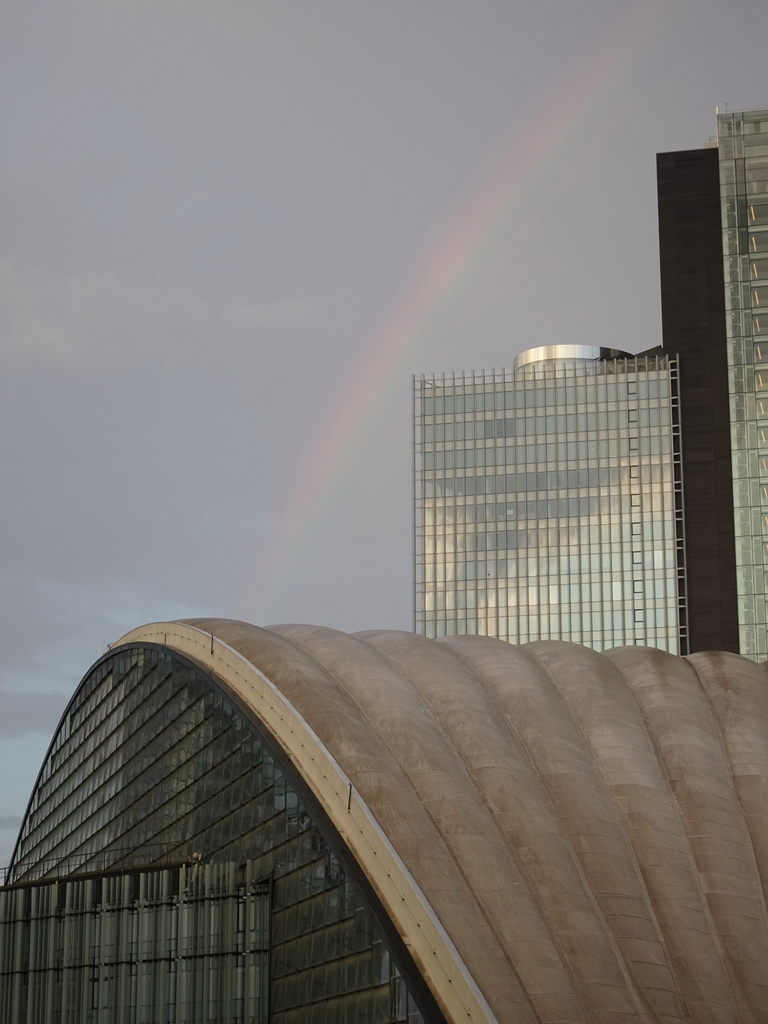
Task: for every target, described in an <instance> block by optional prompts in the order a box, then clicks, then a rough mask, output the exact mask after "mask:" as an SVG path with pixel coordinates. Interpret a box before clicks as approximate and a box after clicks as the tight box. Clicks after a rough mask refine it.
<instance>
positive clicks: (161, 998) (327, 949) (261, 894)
mask: <svg viewBox="0 0 768 1024" xmlns="http://www.w3.org/2000/svg"><path fill="white" fill-rule="evenodd" d="M311 802H312V798H311V794H308V793H305V792H303V791H302V785H301V781H300V780H299V779H296V778H294V777H292V776H291V774H290V772H288V771H286V767H285V765H284V764H282V763H281V761H280V755H279V751H277V750H276V749H275V748H274V745H273V744H270V741H269V739H268V737H266V736H264V735H262V734H261V733H260V731H259V729H258V728H257V726H256V725H255V724H254V723H253V722H252V721H251V720H250V719H249V718H248V717H246V715H245V714H244V713H243V712H242V711H241V710H240V709H239V708H238V707H237V706H236V705H235V704H234V703H233V702H232V701H231V700H230V699H229V698H228V696H227V695H226V693H225V692H224V690H223V689H222V688H221V687H220V686H219V685H218V684H217V683H216V682H215V681H214V680H213V679H211V678H210V677H209V676H208V675H207V674H206V673H204V672H203V671H202V670H201V669H199V668H198V667H197V666H195V665H193V664H192V663H190V662H188V661H187V660H185V659H184V658H182V657H180V656H177V655H171V654H170V653H169V652H168V651H167V650H164V649H161V648H159V647H157V648H156V647H153V646H141V647H128V648H124V649H119V650H116V651H114V652H111V653H110V654H109V655H107V656H106V657H105V658H104V659H102V661H100V662H99V663H98V664H97V665H96V666H94V668H93V669H92V670H91V672H90V673H89V674H88V675H87V676H86V678H85V679H84V681H83V682H82V684H81V685H80V687H79V689H78V691H77V693H76V694H75V697H74V698H73V700H72V702H71V703H70V705H69V707H68V709H67V712H66V714H65V717H64V720H63V722H62V725H61V726H60V728H59V730H58V732H57V734H56V736H55V737H54V740H53V743H52V745H51V748H50V750H49V752H48V755H47V757H46V760H45V763H44V765H43V768H42V770H41V773H40V776H39V778H38V781H37V784H36V787H35V791H34V793H33V796H32V800H31V802H30V805H29V808H28V811H27V815H26V817H25V821H24V824H23V826H22V831H21V833H20V836H19V840H18V843H17V846H16V850H15V852H14V856H13V859H12V863H11V866H10V868H9V869H8V873H7V886H6V888H5V889H4V890H0V892H2V893H3V903H2V904H0V907H2V913H3V914H4V915H5V916H4V917H3V918H0V927H2V928H3V939H2V944H3V948H4V949H5V950H6V952H5V953H4V954H3V959H2V964H1V966H2V971H0V1008H2V1011H3V1012H2V1019H3V1021H4V1022H7V1024H16V1022H17V1021H18V1022H20V1021H27V1020H32V1019H46V1020H48V1019H50V1020H59V1019H60V1021H61V1024H70V1022H75V1021H77V1022H78V1024H80V1022H82V1021H83V1020H88V1021H93V1022H96V1024H100V1022H107V1021H109V1022H110V1024H112V1022H114V1021H125V1022H126V1024H142V1022H146V1024H150V1022H151V1024H162V1022H167V1024H187V1022H189V1024H193V1022H195V1024H196V1022H198V1021H203V1020H204V1021H206V1022H214V1021H215V1022H219V1021H220V1022H222V1024H224V1022H227V1024H262V1022H266V1021H270V1022H272V1024H331V1022H332V1024H352V1022H354V1024H358V1022H360V1024H364V1022H370V1024H374V1022H382V1024H393V1022H409V1024H422V1022H428V1021H430V1020H434V1021H440V1020H442V1018H441V1017H440V1016H439V1015H437V1016H436V1015H435V1014H434V1011H430V1012H431V1013H432V1015H431V1016H430V1015H429V1012H428V1011H427V1010H425V1009H424V1006H423V1005H422V1006H419V1005H417V1000H416V998H415V996H414V994H413V984H409V983H407V982H406V980H405V975H408V977H409V978H411V979H412V980H413V975H412V973H411V974H408V970H409V969H410V970H411V972H412V970H413V969H412V967H411V968H409V967H408V965H407V963H406V967H405V969H404V970H403V963H404V959H403V958H404V956H405V957H406V960H407V954H405V953H404V950H403V949H401V948H399V947H398V941H399V940H398V939H397V937H396V936H393V935H392V934H391V929H388V922H387V921H386V920H384V919H382V916H381V911H380V909H378V908H377V907H376V904H375V899H372V896H371V894H370V893H368V892H364V891H363V890H364V884H363V881H362V880H361V879H360V878H359V877H358V873H357V871H356V866H355V865H352V864H350V863H348V861H347V860H345V859H344V858H343V857H342V856H340V855H339V854H338V853H337V851H336V849H335V847H334V836H333V835H332V834H330V832H329V829H328V827H327V826H325V825H324V824H323V822H322V821H320V820H318V815H319V812H318V811H317V810H316V809H313V807H312V806H311ZM180 864H186V865H192V866H190V867H188V868H183V869H182V868H180V867H178V865H180ZM168 865H177V867H175V868H173V869H172V868H171V867H167V869H165V870H162V871H154V870H153V868H162V867H164V866H168ZM195 865H196V866H195ZM182 870H183V871H184V872H186V873H185V874H184V875H183V884H182V881H181V879H182V875H180V871H182ZM174 871H175V872H176V874H175V875H174V873H173V872H174ZM195 871H197V872H198V873H199V874H198V875H195V874H194V872H195ZM85 876H89V879H90V880H85ZM78 877H79V878H80V880H79V881H78ZM136 878H138V879H139V881H138V882H136V881H131V879H136ZM174 878H176V879H177V881H174ZM196 878H199V879H200V881H199V882H195V881H194V879H196ZM190 880H192V881H190ZM43 883H46V884H43ZM193 883H194V884H193ZM132 886H134V889H132V888H131V887H132ZM136 886H138V887H139V888H138V891H135V887H136ZM142 886H143V889H142ZM195 886H197V888H195ZM206 887H207V888H206ZM147 893H149V894H150V895H149V896H148V897H147V896H146V894H147ZM62 894H64V895H62ZM152 894H154V895H152ZM249 899H250V900H251V901H252V903H253V915H254V916H253V919H252V925H251V924H248V918H247V912H246V910H244V909H243V908H242V906H241V904H242V901H243V900H246V902H247V900H249ZM62 901H63V902H62ZM54 908H55V910H54ZM195 913H198V914H199V915H200V916H199V917H198V918H196V919H194V920H196V921H197V923H196V924H193V923H192V922H193V916H191V915H194V914H195ZM243 914H245V915H246V916H245V917H243V916H242V915H243ZM228 915H229V916H228ZM233 915H234V916H233ZM228 920H229V921H230V923H235V924H236V926H237V927H236V929H235V932H234V933H231V932H230V929H229V925H228V924H226V922H227V921H228ZM184 921H186V922H187V924H185V925H184V924H183V922H184ZM241 925H242V927H246V926H247V927H248V928H250V929H252V931H253V939H252V940H248V941H247V942H246V939H245V937H243V938H242V943H245V944H244V945H243V944H242V943H241V945H238V942H239V941H240V940H239V939H238V938H237V929H239V928H240V927H241ZM9 929H10V933H11V934H12V935H13V936H15V937H14V939H13V948H14V949H19V950H23V949H26V953H21V952H20V953H19V954H18V955H19V956H20V957H21V958H22V959H21V960H18V961H14V962H12V955H11V954H10V953H9V951H8V950H9V946H8V941H9ZM57 929H58V931H57ZM99 929H101V930H99ZM137 929H138V931H137ZM185 929H186V931H185ZM190 929H191V930H192V931H194V932H195V934H196V935H197V936H198V939H199V940H200V942H202V948H198V946H193V947H188V946H184V945H183V942H184V941H186V940H184V939H183V936H184V935H185V934H187V932H188V931H189V930H190ZM65 933H66V935H67V936H68V940H67V943H68V944H67V943H65V946H66V948H68V949H69V950H70V953H68V954H67V956H69V957H70V959H69V960H66V961H64V960H62V959H61V956H57V955H56V954H55V948H56V942H55V941H54V942H53V945H51V942H52V941H53V940H52V937H53V936H55V935H58V936H61V935H63V934H65ZM19 935H22V936H24V937H23V939H22V940H21V941H20V942H18V941H17V940H18V937H19ZM227 936H228V937H227ZM257 936H258V937H257ZM145 940H146V941H148V942H150V945H151V949H152V950H154V952H151V955H148V956H143V955H142V956H139V955H138V950H139V948H144V947H141V943H142V942H143V941H145ZM189 941H190V942H192V939H191V938H190V939H189ZM195 941H197V939H195ZM137 942H138V943H139V946H137V945H136V943H137ZM152 943H154V945H152ZM46 944H47V946H46ZM46 948H47V953H46ZM149 948H150V947H147V949H149ZM52 950H54V952H52ZM145 952H146V950H145ZM13 956H16V953H14V954H13ZM25 957H26V959H24V958H25ZM164 957H165V958H167V959H166V960H165V962H166V964H167V973H168V977H166V976H165V975H163V979H164V980H162V983H161V982H160V981H159V980H158V979H159V974H158V972H157V971H156V970H155V968H154V967H153V966H152V963H153V958H155V959H157V958H161V959H162V958H164ZM248 957H251V959H250V960H249V959H248ZM118 961H119V962H120V963H121V964H123V965H125V964H127V965H128V966H129V967H130V969H131V970H134V969H135V970H136V971H138V980H137V981H134V982H132V981H131V980H130V979H131V977H132V975H130V974H128V975H127V978H128V980H127V981H126V980H125V977H124V976H123V975H122V974H121V975H120V977H119V978H118V977H117V974H116V973H115V972H118V973H119V971H118V967H117V962H118ZM33 964H34V965H35V966H34V971H35V977H34V980H32V978H31V975H30V981H29V984H28V985H26V987H25V985H24V982H23V978H22V976H23V975H24V973H25V971H27V970H32V969H33V968H32V965H33ZM20 965H21V966H20ZM137 965H138V966H137ZM119 970H120V971H122V970H123V968H122V967H121V968H120V969H119ZM153 971H154V973H153ZM160 973H162V972H160ZM170 975H173V977H174V979H175V980H174V981H173V983H172V982H171V981H170V980H169V978H170ZM120 978H122V979H123V980H122V982H121V981H120ZM153 979H154V980H153ZM414 983H415V984H416V985H418V979H416V981H415V982H414ZM126 985H127V986H128V988H127V989H126V987H125V986H126ZM131 985H133V988H131ZM158 985H159V986H160V987H158ZM62 986H64V988H62ZM65 989H66V991H69V992H72V993H74V992H75V991H76V990H77V991H79V992H80V996H77V997H76V996H74V995H72V997H71V1000H72V1001H71V1002H67V1000H66V999H65V1000H63V1002H61V1001H60V1002H59V1005H60V1007H61V1016H60V1018H54V1017H50V1018H49V1017H46V1016H44V1015H43V1016H42V1017H40V1016H38V1017H35V1012H36V1011H35V1010H34V1009H32V1007H34V1006H36V1005H38V1003H36V1002H35V1000H38V1001H39V1000H40V999H49V998H53V999H56V998H57V997H56V996H55V993H57V992H59V993H61V992H63V991H64V990H65ZM129 990H130V991H131V992H134V996H132V997H131V998H132V999H133V1002H132V1003H131V1002H130V999H129V996H128V995H127V994H126V993H128V992H129ZM191 991H194V992H195V993H196V995H195V996H194V998H193V999H190V998H189V996H188V994H189V992H191ZM41 993H42V994H41ZM50 993H54V996H51V995H50ZM419 998H420V999H421V1000H423V998H424V996H423V994H422V995H421V996H420V997H419ZM78 999H80V1000H81V1002H79V1003H78V1002H77V1000H78ZM126 1000H128V1002H127V1005H128V1006H129V1009H125V1008H124V1005H123V1004H124V1003H126ZM233 1000H235V1001H236V1002H233ZM217 1001H218V1002H217ZM94 1003H95V1005H94ZM86 1004H87V1005H88V1008H89V1013H90V1015H87V1016H83V1015H82V1014H79V1015H78V1013H79V1011H78V1010H77V1009H76V1007H77V1006H85V1005H86ZM225 1004H226V1005H225ZM9 1007H10V1009H9ZM72 1007H75V1009H72ZM222 1007H224V1009H222ZM233 1007H234V1009H233ZM30 1013H31V1014H32V1016H29V1014H30ZM118 1013H121V1014H123V1015H122V1016H118Z"/></svg>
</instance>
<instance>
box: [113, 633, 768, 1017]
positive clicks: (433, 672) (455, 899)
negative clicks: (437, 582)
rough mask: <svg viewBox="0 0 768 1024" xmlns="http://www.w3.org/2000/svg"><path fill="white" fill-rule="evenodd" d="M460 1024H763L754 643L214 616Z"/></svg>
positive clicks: (220, 674) (759, 715) (765, 961)
mask: <svg viewBox="0 0 768 1024" xmlns="http://www.w3.org/2000/svg"><path fill="white" fill-rule="evenodd" d="M140 642H152V643H161V644H164V645H166V646H167V647H169V648H171V649H173V650H177V651H179V652H180V653H183V654H185V655H187V656H188V657H191V658H193V659H194V660H195V661H197V662H198V663H199V664H200V665H201V666H202V667H203V668H205V669H207V670H208V671H209V672H211V673H212V674H213V675H214V676H215V677H216V678H217V679H218V680H219V682H220V684H221V685H222V686H224V687H225V688H226V689H227V690H228V691H229V692H230V693H231V694H232V695H233V696H234V697H235V699H236V700H237V701H238V702H239V704H240V706H241V707H242V708H243V710H244V711H245V713H246V714H248V715H251V716H252V717H253V718H254V719H255V720H257V721H258V722H259V723H260V724H261V725H262V726H263V727H264V728H266V729H267V731H268V732H269V733H271V735H272V736H273V737H274V739H275V740H276V742H277V744H278V745H279V746H280V747H281V748H282V750H283V752H284V754H285V755H286V756H287V757H288V758H289V759H290V760H291V762H292V763H293V765H294V767H295V768H296V770H297V771H298V772H299V773H300V774H301V775H302V776H303V777H304V779H305V781H306V782H307V784H308V785H309V786H310V787H311V788H312V790H313V791H314V793H315V796H316V798H317V799H318V801H319V802H320V804H321V805H322V806H323V808H324V810H325V812H326V814H327V815H328V816H329V818H330V820H331V821H332V823H333V825H334V827H335V828H336V829H337V831H338V833H339V836H340V837H341V840H342V842H343V843H344V844H345V845H346V846H347V847H348V848H349V850H350V851H351V853H352V854H353V855H354V857H355V858H356V860H357V862H358V863H359V864H360V865H361V867H362V868H363V869H364V870H365V872H366V874H367V875H368V877H369V879H370V880H371V883H372V884H373V886H374V888H375V889H376V891H377V893H378V896H379V898H380V899H381V901H382V903H383V905H384V907H385V909H386V910H387V912H388V913H389V915H390V917H391V919H392V921H393V922H394V923H395V926H396V927H397V928H398V930H399V932H400V934H401V935H402V936H403V938H404V939H405V941H406V942H407V943H408V945H409V946H410V948H411V951H412V953H413V956H414V959H415V960H416V962H417V964H418V965H419V967H420V969H421V970H422V972H423V975H424V977H425V978H426V980H427V982H428V984H429V985H430V987H431V988H432V991H433V992H434V993H435V995H436V997H437V999H438V1001H439V1002H440V1004H441V1006H442V1007H443V1009H444V1012H445V1014H446V1017H447V1019H449V1020H451V1021H460V1020H461V1021H492V1020H498V1021H504V1022H510V1024H512V1022H515V1024H519V1022H523V1024H526V1022H545V1021H546V1022H552V1024H554V1022H566V1021H567V1022H577V1021H600V1022H614V1021H615V1022H619V1021H622V1022H629V1021H638V1022H639V1021H665V1022H666V1021H669V1022H672V1021H695V1022H697V1024H698V1022H713V1024H714V1022H726V1021H729V1022H731V1021H743V1022H747V1021H754V1022H758V1021H764V1020H766V1007H768V912H767V911H766V885H767V884H768V800H767V799H766V792H767V790H768V686H767V685H766V684H767V683H768V679H767V678H766V671H765V667H764V666H760V665H756V664H754V663H753V662H750V661H747V660H745V659H742V658H739V657H738V656H736V655H731V654H723V653H714V654H697V655H694V656H692V657H690V658H677V657H674V656H672V655H668V654H665V653H662V652H659V651H655V650H651V649H647V648H620V649H618V650H615V651H611V652H608V653H604V654H598V653H596V652H594V651H591V650H588V649H586V648H582V647H579V646H576V645H572V644H565V643H556V642H539V643H534V644H529V645H526V646H524V647H514V646H512V645H509V644H506V643H502V642H501V641H497V640H493V639H489V638H483V637H456V638H451V639H447V640H443V641H433V640H427V639H426V638H423V637H419V636H415V635H413V634H410V633H399V632H383V631H382V632H370V633H363V634H357V635H355V636H349V635H346V634H343V633H339V632H337V631H335V630H330V629H325V628H321V627H316V626H279V627H271V628H270V629H268V630H267V629H260V628H257V627H255V626H251V625H248V624H246V623H241V622H232V621H228V620H221V619H197V620H190V621H189V622H181V623H159V624H154V625H151V626H146V627H142V628H140V629H137V630H134V631H133V632H131V633H129V634H127V636H125V637H124V638H123V639H122V640H121V641H120V643H140Z"/></svg>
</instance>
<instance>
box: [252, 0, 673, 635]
mask: <svg viewBox="0 0 768 1024" xmlns="http://www.w3.org/2000/svg"><path fill="white" fill-rule="evenodd" d="M661 17H662V11H661V10H660V7H657V6H656V5H650V4H649V5H644V4H641V5H633V7H632V8H631V9H627V10H625V11H623V12H621V13H620V14H619V15H618V16H617V17H616V18H615V19H614V20H613V21H611V22H609V23H608V25H607V26H606V27H605V29H604V31H603V32H602V33H601V35H600V36H599V37H598V38H596V40H595V45H594V46H593V47H592V49H591V50H590V51H589V52H588V53H585V54H581V55H579V58H578V60H577V61H576V67H575V68H574V69H572V70H570V71H569V72H566V73H563V74H561V75H560V76H558V78H557V80H556V81H555V82H554V84H553V85H552V86H551V87H550V89H549V90H548V97H547V98H546V99H545V100H544V102H542V103H539V104H537V105H536V107H535V109H534V107H533V105H532V109H531V118H530V129H529V131H528V132H527V133H525V134H523V136H522V137H521V136H520V134H519V132H518V133H517V136H516V138H515V139H514V140H513V144H512V145H511V146H509V147H507V151H506V153H505V154H504V155H503V156H502V158H501V160H500V161H499V162H498V166H497V167H496V169H495V170H494V172H493V173H492V174H491V175H490V176H486V177H485V179H484V180H483V181H482V183H481V185H480V187H479V188H477V189H476V191H475V195H474V198H473V199H472V200H471V201H470V202H469V203H467V204H466V206H465V208H464V209H463V210H462V211H461V212H460V214H459V216H457V217H456V218H455V220H454V222H453V224H452V225H451V227H450V229H449V230H448V231H447V232H445V234H444V236H443V237H442V238H441V239H440V240H439V241H438V243H437V244H436V245H435V246H433V248H432V251H431V252H430V254H429V256H428V258H427V259H426V260H425V261H424V262H423V265H422V267H421V269H420V271H419V272H418V273H417V274H416V275H415V277H414V279H413V280H412V281H410V282H409V283H408V284H407V286H406V287H405V288H404V289H403V293H402V296H401V297H400V298H399V301H398V302H397V303H396V304H395V306H394V308H393V309H392V310H391V311H390V312H389V313H388V314H387V315H386V316H385V317H384V318H383V319H382V322H381V323H380V324H379V325H378V326H377V327H376V329H374V330H373V331H372V332H371V333H370V335H369V336H368V337H367V338H366V339H365V340H364V342H363V344H362V345H361V347H360V350H359V351H360V354H359V356H358V358H357V360H356V361H355V363H354V364H353V365H352V366H350V367H349V368H348V371H347V373H346V374H345V376H344V380H343V382H342V385H341V387H340V388H339V391H338V393H337V394H336V395H334V398H333V401H331V402H330V403H329V406H328V409H329V411H328V416H327V418H326V420H325V422H324V423H323V424H322V425H321V426H320V428H319V429H318V430H317V431H316V433H315V436H314V439H313V440H312V441H311V442H310V444H309V445H308V447H307V449H306V451H305V453H304V457H303V458H301V459H300V460H299V464H298V466H297V471H296V474H295V476H294V478H293V482H292V485H291V487H290V490H289V493H288V494H287V495H286V500H285V505H284V513H285V516H284V518H283V520H282V521H281V524H280V527H279V532H278V536H274V537H271V538H270V541H269V543H268V544H267V543H264V544H263V545H260V546H261V547H262V554H261V555H260V556H259V558H260V560H259V564H258V565H251V566H249V567H248V568H249V579H248V580H244V581H243V583H244V587H245V590H246V592H247V596H246V595H245V594H244V595H243V597H244V601H245V603H246V604H247V606H248V613H249V615H250V616H253V617H252V618H251V620H250V621H253V622H265V623H266V622H267V621H269V619H270V616H271V615H272V614H273V609H274V608H275V607H276V605H277V604H278V602H279V600H280V598H281V597H282V595H283V594H284V593H285V591H286V590H287V589H288V587H289V585H290V584H291V583H292V582H293V580H294V578H295V576H296V575H297V573H298V570H299V567H300V565H301V563H302V559H303V556H304V554H305V552H306V550H307V548H308V545H309V544H310V542H311V539H312V536H313V534H314V533H315V531H316V530H317V527H318V526H319V525H320V523H321V522H322V521H323V520H324V518H325V517H326V515H327V514H328V512H329V510H330V509H331V507H332V505H333V500H334V495H335V494H336V493H337V491H338V489H339V484H340V483H341V481H342V479H343V477H344V475H345V474H346V473H347V472H348V471H349V469H350V468H351V466H353V465H354V464H355V462H356V459H357V455H358V452H359V451H360V449H361V447H362V445H363V441H364V439H365V434H366V427H367V426H368V425H369V424H370V423H371V422H372V421H373V420H374V418H375V417H376V414H377V412H378V411H379V409H380V407H381V405H382V404H383V403H384V400H385V398H386V396H387V393H388V391H389V389H390V386H391V384H392V382H393V380H394V379H395V378H396V377H398V375H399V371H401V369H402V368H403V367H404V366H405V364H406V363H410V364H411V365H413V363H414V356H415V355H416V353H417V350H418V346H419V343H420V342H423V341H424V340H425V339H426V338H427V337H428V336H429V334H430V332H431V330H432V328H433V326H434V325H435V324H436V322H437V321H438V320H439V318H440V317H441V315H442V314H443V313H444V311H445V310H446V308H447V307H448V305H449V304H450V303H451V302H452V301H455V299H456V297H457V296H458V295H460V294H461V292H462V290H463V289H465V288H466V286H467V284H468V283H469V282H470V281H471V280H472V279H473V278H474V277H475V275H476V274H477V273H478V272H479V271H480V270H481V268H482V265H483V264H484V262H485V261H486V259H487V258H488V255H489V254H490V253H492V251H493V249H494V247H495V246H496V244H497V240H498V239H499V237H500V236H501V235H502V233H507V232H508V231H509V225H510V221H511V220H512V218H513V217H514V216H517V217H519V218H521V219H522V218H523V217H524V216H525V215H528V216H530V213H529V211H530V207H531V205H532V204H530V203H529V201H528V200H529V198H530V194H531V193H532V192H534V191H535V189H536V188H537V185H538V181H539V179H540V178H541V176H542V174H543V173H544V171H545V170H546V169H548V168H549V166H550V165H553V164H556V160H557V158H558V156H559V155H560V154H561V153H562V152H563V150H564V149H565V147H566V146H567V145H568V143H569V142H570V141H571V139H572V138H573V137H575V136H577V135H578V134H579V133H583V132H584V130H585V125H586V124H588V123H590V122H594V121H595V120H596V118H597V116H598V115H599V113H600V112H601V110H603V109H604V107H606V106H607V105H608V104H609V103H610V102H612V101H613V102H615V97H616V96H617V94H618V93H619V91H620V90H619V88H618V87H619V85H620V84H623V83H624V82H626V81H627V80H628V79H630V78H631V76H632V73H633V71H634V70H635V68H636V67H637V66H638V65H639V64H640V62H641V58H642V56H643V55H644V53H645V52H647V44H648V42H649V39H650V37H651V35H652V34H655V30H656V29H657V26H658V22H659V20H660V18H661ZM267 551H268V555H267V560H266V561H265V560H264V552H267ZM342 628H343V627H342Z"/></svg>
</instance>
